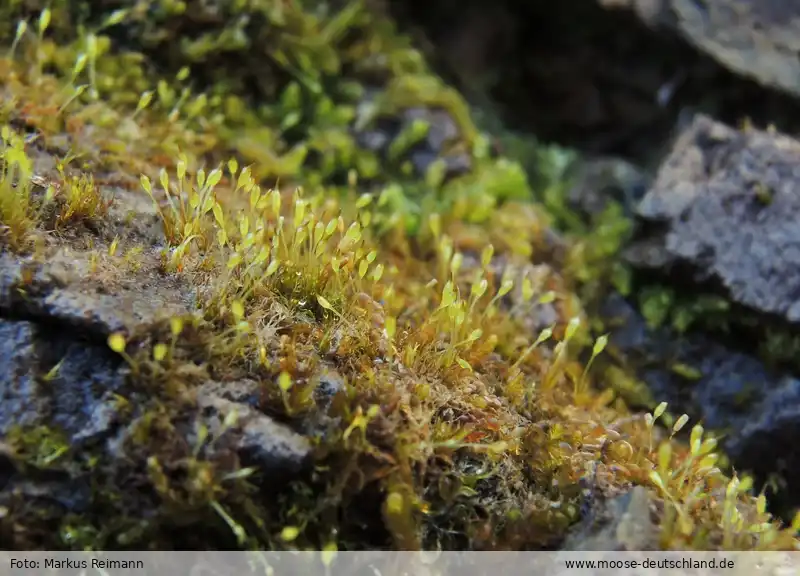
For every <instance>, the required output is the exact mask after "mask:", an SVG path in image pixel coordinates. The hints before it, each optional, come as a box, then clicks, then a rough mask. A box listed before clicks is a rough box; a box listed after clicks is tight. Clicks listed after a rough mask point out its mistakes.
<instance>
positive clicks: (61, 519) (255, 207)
mask: <svg viewBox="0 0 800 576" xmlns="http://www.w3.org/2000/svg"><path fill="white" fill-rule="evenodd" d="M197 4H198V5H195V3H186V4H183V3H159V2H154V3H143V4H142V5H141V6H144V7H145V8H150V9H151V10H149V11H148V10H144V9H142V10H140V9H139V8H138V6H139V5H137V8H130V9H129V8H124V7H121V8H120V9H119V10H117V11H111V12H107V13H103V14H97V13H93V12H92V11H91V10H88V11H83V12H82V11H81V10H77V9H75V10H72V8H74V6H73V5H72V3H69V4H66V3H65V4H63V5H62V4H58V3H56V4H54V5H53V7H52V9H50V11H47V10H46V11H44V12H41V13H37V14H23V15H25V16H28V17H30V19H29V20H28V22H29V24H27V25H25V26H21V27H18V28H17V29H16V30H17V31H18V32H14V31H13V30H9V31H8V34H7V36H6V37H7V38H8V39H9V54H8V57H6V58H4V59H3V60H2V61H0V66H2V69H3V71H4V72H6V73H5V74H3V75H0V77H2V78H4V80H3V83H2V85H1V86H0V90H2V94H3V101H4V108H3V111H2V114H3V116H2V120H3V122H4V126H5V128H4V137H3V141H4V143H5V147H4V148H3V149H2V156H0V158H2V162H3V167H4V168H5V171H4V172H3V173H2V180H1V181H0V194H2V197H0V206H1V207H2V211H0V224H2V226H3V230H5V231H7V235H6V236H4V237H3V243H2V250H3V256H4V258H5V260H3V262H4V264H3V266H6V267H8V268H9V269H10V268H11V266H12V264H11V263H13V262H17V261H21V260H22V259H27V260H25V262H27V263H34V264H35V265H36V266H40V267H42V268H43V269H44V270H47V271H48V273H49V274H50V276H52V277H53V279H52V280H48V281H47V282H45V281H43V280H40V279H39V276H37V275H36V274H35V273H33V272H31V271H30V269H29V268H24V267H21V268H23V269H22V270H21V271H20V272H19V278H17V277H14V279H13V282H12V281H9V283H8V286H7V287H6V286H5V284H3V287H4V289H3V290H0V299H5V300H3V302H0V304H2V306H0V309H2V310H7V309H8V308H9V307H10V306H9V304H14V303H17V302H19V301H20V300H19V298H22V296H27V297H28V299H27V300H28V301H32V302H34V304H36V307H33V306H34V305H33V304H30V305H29V307H28V309H27V316H25V318H24V321H25V322H29V323H31V324H32V325H33V326H39V325H40V324H41V325H42V326H50V327H55V328H52V329H53V330H60V331H65V330H66V331H69V330H72V329H74V325H73V324H68V323H66V324H65V322H66V321H67V320H70V321H71V322H73V323H74V322H75V321H76V320H75V318H74V317H75V316H81V317H82V318H83V320H82V321H81V322H82V323H80V327H81V330H82V335H83V336H84V337H85V338H86V339H87V342H90V343H91V346H89V345H87V346H86V348H87V349H91V350H92V351H93V352H92V353H93V354H101V352H102V354H105V355H108V356H110V358H111V359H113V361H112V360H108V368H107V374H106V377H105V378H103V379H98V380H97V382H95V384H96V385H95V386H94V388H99V389H100V390H99V391H100V392H107V394H100V395H99V396H100V397H99V399H98V397H97V396H96V395H94V394H89V393H88V392H86V394H85V395H84V396H81V397H80V398H77V397H76V398H71V397H70V398H67V400H71V401H72V402H71V403H70V402H68V403H67V404H68V407H69V408H70V409H73V410H74V411H75V414H73V418H72V419H71V420H69V421H68V423H71V424H74V423H75V422H80V423H87V424H91V426H86V427H76V429H75V430H70V429H65V430H63V431H61V430H59V431H58V432H56V430H57V428H56V427H50V426H44V427H33V428H31V429H22V428H13V430H12V431H10V432H8V433H6V434H5V435H4V439H3V442H4V444H9V445H10V446H13V450H9V451H6V450H4V451H3V454H2V457H3V458H6V459H10V460H11V461H12V462H13V463H15V464H16V465H18V467H17V469H16V471H15V473H14V474H15V475H14V476H13V478H12V480H13V482H15V483H16V484H15V486H17V487H18V489H17V490H10V491H8V494H4V495H3V497H2V498H3V501H2V506H3V508H4V510H7V513H6V514H4V515H3V517H2V518H0V533H1V534H2V535H3V539H4V541H7V543H8V547H9V548H15V549H16V548H41V549H76V548H80V549H86V548H89V549H102V548H120V547H121V548H131V549H134V548H135V549H144V548H162V549H163V548H171V549H175V548H176V547H179V546H181V547H187V548H206V549H208V548H221V549H226V548H245V549H247V548H251V549H254V548H262V549H325V550H328V551H333V550H337V549H340V550H361V549H475V550H502V549H537V548H539V549H545V548H546V549H551V548H553V547H556V546H558V545H559V544H560V543H561V542H563V541H564V538H565V537H566V536H567V534H568V533H569V531H570V529H571V527H572V526H574V525H575V524H576V523H577V522H578V521H579V520H580V519H581V516H582V510H583V508H584V505H585V503H586V498H587V496H586V493H585V486H586V483H587V482H591V485H592V486H591V488H592V494H593V497H594V498H611V497H612V496H613V495H614V494H617V493H619V492H620V491H626V490H628V489H630V488H631V487H632V486H634V485H640V486H643V487H645V488H646V489H647V494H648V495H649V497H651V498H652V499H653V500H654V501H655V502H657V504H658V506H657V509H658V511H659V515H660V519H661V528H660V532H659V542H658V545H660V546H662V547H664V548H700V549H717V548H724V549H787V548H792V547H794V546H796V544H797V542H796V538H795V535H796V528H797V526H793V527H785V526H782V525H781V524H780V523H779V522H778V521H776V520H774V519H773V518H772V517H771V516H770V515H769V514H768V513H767V512H766V505H765V499H764V497H763V496H757V495H755V494H753V493H752V486H751V485H750V484H752V482H751V481H749V480H748V479H746V478H741V479H740V478H736V477H733V478H731V477H729V476H726V475H725V474H723V473H722V472H721V470H720V468H719V462H718V461H719V456H718V454H717V452H716V440H715V439H714V438H713V437H709V436H708V435H707V434H706V433H705V431H704V430H703V428H702V426H700V425H699V424H698V425H694V426H693V427H691V431H690V437H689V438H688V440H681V439H680V437H679V434H680V433H681V431H682V430H683V429H684V428H686V429H687V430H688V427H689V423H688V417H685V416H681V415H678V416H676V417H675V418H674V419H673V420H672V421H670V422H666V426H659V425H657V424H659V423H664V421H665V418H666V416H667V414H666V406H664V405H663V404H657V405H656V406H655V407H654V408H653V409H652V410H651V411H648V412H647V413H645V414H639V413H633V412H631V411H630V410H629V409H628V408H627V407H626V405H625V404H624V403H623V402H620V401H619V399H618V397H617V394H616V393H615V392H613V390H612V391H611V392H609V391H603V387H602V386H599V384H602V382H599V381H598V373H597V371H596V370H594V368H593V366H594V361H595V359H596V358H598V357H602V356H603V355H604V354H605V353H606V350H605V348H606V344H607V339H606V337H604V336H600V337H598V338H592V337H591V335H590V333H589V330H588V329H589V322H588V320H587V317H586V314H585V312H584V310H583V308H582V306H581V302H580V300H579V299H578V298H577V297H576V296H575V294H574V293H573V292H572V291H571V290H570V284H569V282H567V281H565V280H564V276H565V274H562V272H565V271H562V270H558V269H557V268H556V267H555V266H556V265H555V264H553V267H551V266H550V265H548V264H546V263H543V262H538V263H537V264H536V265H534V264H533V262H534V261H536V260H537V259H538V258H537V257H538V256H540V255H541V256H544V254H545V249H546V244H547V241H546V236H547V232H548V230H549V226H550V218H549V217H548V215H547V214H546V213H545V212H544V211H543V210H542V208H541V206H539V205H537V204H534V203H532V202H531V201H530V199H531V191H530V189H529V185H528V181H527V178H526V176H525V175H524V173H523V171H522V169H521V168H520V167H519V166H518V165H516V164H515V163H513V162H511V161H510V160H508V159H506V158H503V157H492V154H490V151H489V149H488V146H487V143H486V142H487V140H486V138H485V137H483V136H482V135H481V134H479V133H478V131H477V130H476V129H475V127H474V125H473V124H472V122H471V120H470V113H469V109H468V108H467V107H466V105H465V104H463V102H462V101H461V100H460V98H459V97H458V94H457V93H456V92H454V91H453V90H452V89H451V88H449V87H447V86H446V85H445V84H444V83H442V82H441V80H439V79H437V78H435V77H434V76H433V75H432V74H431V73H430V72H428V71H427V69H426V67H425V65H424V62H423V61H422V59H421V58H420V56H419V53H418V52H417V51H415V50H414V49H413V48H412V47H411V46H410V45H409V44H408V43H407V41H405V40H404V39H403V38H402V37H400V36H398V35H397V34H396V33H395V32H394V30H393V28H392V26H391V22H389V21H388V20H387V19H386V18H385V17H384V16H382V15H381V13H380V12H379V11H375V9H374V7H368V6H367V5H366V4H362V3H359V2H352V3H342V4H336V5H334V4H328V3H321V2H320V3H313V7H310V8H309V7H306V8H304V9H302V8H300V7H299V6H298V5H297V4H291V3H289V4H286V3H273V2H263V3H250V4H247V5H246V7H242V6H243V4H241V3H236V2H218V3H212V4H211V5H213V6H215V7H216V8H218V11H217V12H214V13H213V16H214V17H213V18H208V17H209V14H208V13H207V12H206V13H204V10H210V8H205V9H201V10H200V12H199V16H198V13H196V12H195V13H193V12H192V8H193V7H194V8H198V9H200V8H202V6H200V4H202V5H203V6H206V4H205V3H197ZM211 5H208V6H211ZM87 6H88V5H87ZM67 8H70V10H71V11H70V12H69V13H68V14H62V13H61V12H60V11H62V10H66V9H67ZM57 13H58V14H59V15H60V17H61V18H62V19H60V20H58V24H56V18H55V15H56V14H57ZM20 14H21V13H19V12H15V13H14V14H13V15H9V16H12V17H13V20H9V21H13V22H15V21H17V20H16V19H17V17H18V16H19V15H20ZM204 17H206V18H207V20H203V25H202V26H201V25H200V24H199V22H200V20H202V18H204ZM79 22H80V24H81V25H78V24H79ZM56 26H58V27H56ZM176 31H180V34H181V40H180V41H179V42H176V41H175V34H177V32H176ZM131 47H132V48H131ZM370 89H374V90H376V93H375V94H373V96H372V97H371V98H370V97H369V96H368V93H369V90H370ZM359 106H361V112H362V113H363V112H364V107H366V108H367V110H366V113H364V114H362V115H361V116H359ZM432 109H436V110H438V109H444V110H446V111H447V113H448V114H447V115H448V118H449V119H450V121H452V126H454V127H455V132H454V133H455V134H456V135H455V136H453V137H449V136H448V137H447V138H442V139H440V140H442V141H440V142H439V144H440V146H433V144H432V143H431V135H432V134H433V133H434V131H435V130H434V129H435V127H436V122H435V121H431V118H433V119H434V120H435V119H437V118H438V119H439V120H441V118H440V117H438V116H435V115H434V114H432V113H431V110H432ZM409 111H411V112H409ZM409 114H410V115H411V117H409ZM415 114H416V115H417V116H415ZM420 115H421V116H425V118H423V119H422V121H420V118H419V116H420ZM359 119H360V122H361V123H359ZM442 122H444V120H442ZM387 123H388V124H389V125H391V126H390V127H388V128H387V127H385V126H386V125H387ZM444 125H445V124H442V126H444ZM381 126H384V127H383V128H381ZM452 126H451V124H447V129H446V130H445V129H443V132H444V133H446V134H450V133H451V132H452V131H451V130H450V128H451V127H452ZM398 127H399V131H398ZM378 128H380V129H378ZM372 129H376V131H374V132H373V133H372V137H374V138H380V137H382V135H386V134H390V135H391V137H390V138H388V141H387V143H386V146H387V148H386V149H385V152H386V153H385V154H384V153H383V151H384V149H383V148H380V147H376V148H375V149H374V150H372V151H370V149H369V146H362V145H361V144H358V142H357V139H358V134H362V135H363V134H364V133H365V131H368V130H372ZM398 142H399V143H398ZM357 144H358V145H357ZM421 144H424V145H425V146H427V148H424V149H422V148H420V145H421ZM365 150H366V151H365ZM422 152H425V153H426V154H422V156H414V154H415V153H416V154H420V153H422ZM434 152H435V154H434ZM420 157H424V158H429V159H430V158H432V157H435V159H434V160H432V161H431V162H430V163H427V164H425V163H424V162H423V163H422V165H424V167H425V170H419V166H420V160H419V158H420ZM415 158H416V161H417V164H416V165H415V160H414V159H415ZM453 158H460V160H459V162H461V161H462V160H464V162H463V163H462V164H458V163H456V164H457V165H458V166H461V167H462V168H464V170H462V171H461V172H459V170H454V169H453V166H454V164H452V163H451V164H448V162H454V161H453ZM467 160H468V161H467ZM437 162H438V163H437ZM442 162H443V163H444V167H442V166H443V165H442ZM448 166H449V168H448ZM13 167H16V168H13ZM112 192H113V194H112ZM110 196H113V199H114V200H113V202H111V203H109V202H108V201H107V199H108V198H109V197H110ZM59 198H60V200H57V199H59ZM48 203H49V204H52V207H51V208H50V210H52V211H50V212H48V211H47V210H45V209H44V208H43V207H46V206H48V205H49V204H48ZM52 214H56V216H55V217H53V216H52ZM611 220H613V219H611ZM87 223H91V224H90V225H87ZM611 228H612V229H613V230H612V231H614V233H612V234H610V236H611V237H616V227H615V226H611ZM611 244H612V243H611V242H609V244H602V245H600V246H599V247H597V249H598V250H599V255H598V256H597V257H595V256H592V257H587V256H586V254H589V252H588V251H589V250H591V249H592V248H593V246H592V245H585V246H584V248H583V250H584V251H583V254H584V258H583V259H580V258H577V256H576V257H575V259H573V263H574V266H579V265H580V266H584V267H587V266H589V264H588V263H593V262H597V261H599V260H601V258H600V256H605V255H607V253H609V252H610V251H612V248H611V247H610V246H611ZM576 254H577V255H578V256H580V254H581V252H577V253H576ZM64 260H66V261H67V262H68V263H69V264H70V265H71V267H72V268H74V269H76V270H78V271H79V272H80V273H78V274H73V275H72V276H69V275H63V277H62V275H59V274H57V273H56V271H55V266H56V264H57V263H59V262H62V263H63V261H64ZM543 260H546V258H543ZM580 266H579V267H580ZM51 268H52V270H51ZM9 274H10V273H9ZM9 274H7V273H6V271H5V268H4V269H3V270H0V280H2V281H3V282H5V278H6V276H9ZM74 285H78V286H80V287H81V288H82V289H83V290H84V292H85V294H89V295H90V296H86V298H87V299H88V300H86V302H88V303H89V304H90V306H89V309H88V310H82V314H80V315H78V314H75V313H74V308H75V306H74V305H73V307H72V308H69V307H68V306H67V303H65V301H64V298H63V296H62V299H61V300H59V299H56V298H54V297H53V294H54V293H55V294H56V295H58V294H59V293H58V292H57V290H56V287H57V286H58V287H59V289H61V290H66V291H68V290H69V289H70V287H71V286H73V287H74ZM6 288H8V289H6ZM122 288H125V289H126V290H128V291H129V292H131V293H132V294H133V296H134V298H133V304H132V305H131V317H132V318H133V319H134V320H135V321H122V320H119V319H118V318H117V317H116V316H115V315H114V314H113V312H115V311H117V309H118V308H120V307H121V306H120V304H121V300H117V299H116V298H120V293H122V292H124V290H122ZM103 297H104V298H103ZM22 301H25V300H24V299H23V300H22ZM151 301H156V302H159V301H163V302H170V303H172V304H173V306H172V307H171V308H169V309H168V308H167V307H166V306H163V307H161V308H163V309H164V313H163V314H161V315H160V316H159V315H150V314H148V313H146V311H147V307H146V306H145V303H147V302H151ZM82 302H83V301H82ZM99 302H106V303H108V302H110V304H108V306H107V307H108V309H109V310H103V311H102V312H103V314H101V313H100V312H99V311H97V310H95V308H94V307H93V306H94V305H96V304H98V303H99ZM65 308H67V309H66V310H65ZM3 320H4V321H5V320H6V319H5V318H4V319H3ZM8 321H12V319H8ZM13 321H14V322H16V321H18V320H17V319H16V318H15V319H13ZM59 322H60V324H59ZM532 326H536V328H535V329H532ZM32 332H35V331H34V330H32ZM24 350H25V349H24V348H23V347H19V348H18V349H17V350H13V351H11V353H12V357H13V359H14V361H15V362H20V363H24V362H25V361H26V358H28V356H26V354H25V353H24ZM581 352H584V353H586V354H588V358H587V361H586V362H581V361H580V358H581V354H580V353H581ZM98 357H99V356H98ZM92 358H93V357H92ZM103 358H106V356H103ZM57 365H58V362H54V363H53V366H49V367H48V371H46V372H45V373H44V375H43V378H44V383H45V384H46V382H47V381H53V379H54V378H62V379H67V378H72V380H74V381H80V382H82V381H85V377H86V375H87V374H86V370H89V374H90V375H91V374H93V373H92V371H91V370H90V369H82V370H83V371H80V370H78V371H71V370H69V369H67V368H68V367H69V366H70V364H69V363H66V364H62V366H61V367H60V368H58V369H56V366H57ZM65 381H66V380H65ZM62 383H63V382H62ZM45 390H46V388H45ZM81 402H83V403H85V409H86V412H87V413H82V412H81V410H80V408H81V407H82V406H83V404H81ZM89 407H91V410H89ZM36 415H38V416H40V417H41V416H46V415H45V414H38V413H37V414H36ZM25 465H27V466H28V467H30V466H31V465H35V467H36V468H48V467H56V466H57V467H58V468H59V470H57V472H59V474H57V475H49V476H48V475H42V474H35V473H31V472H30V471H29V470H26V468H25ZM48 472H52V470H48ZM26 482H28V484H26ZM30 482H33V483H34V485H35V486H37V487H40V486H41V484H37V483H42V482H44V483H45V484H47V483H48V482H49V483H50V484H49V485H50V486H56V487H59V488H61V489H62V490H61V491H59V490H55V491H53V494H54V497H53V498H51V499H46V498H45V499H31V498H27V497H26V496H27V495H26V492H25V486H30ZM64 487H68V488H69V490H70V494H73V495H75V497H74V498H66V497H63V489H64ZM54 528H55V529H54ZM698 535H699V536H698Z"/></svg>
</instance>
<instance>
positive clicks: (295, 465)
mask: <svg viewBox="0 0 800 576" xmlns="http://www.w3.org/2000/svg"><path fill="white" fill-rule="evenodd" d="M241 384H242V385H243V386H247V385H249V387H250V388H251V392H250V393H249V394H245V395H244V397H242V394H241V393H242V391H243V390H242V386H237V385H236V383H234V384H233V385H232V389H233V390H234V392H233V393H232V394H231V395H230V398H236V397H241V398H242V399H245V402H246V398H249V397H252V396H253V395H256V394H257V393H258V384H257V383H256V382H247V383H241ZM225 387H227V386H222V387H221V386H219V384H218V383H211V384H210V385H208V386H204V387H202V388H201V389H200V390H199V392H198V398H197V402H198V407H199V408H200V410H201V414H202V421H203V422H204V424H205V425H206V426H207V428H208V430H209V433H210V435H211V437H212V438H213V437H219V436H221V435H222V434H231V435H232V436H233V437H234V438H235V439H234V440H232V447H233V448H234V450H236V452H237V453H238V454H239V456H240V457H241V458H242V461H243V463H245V464H246V465H252V466H255V467H257V468H258V469H259V470H260V471H262V472H263V473H265V474H267V475H268V476H269V478H268V481H269V482H270V483H272V484H274V483H275V482H276V480H285V479H286V478H288V477H291V476H292V475H293V474H297V473H298V472H300V471H301V470H302V469H303V468H304V467H305V466H306V464H308V463H309V462H310V457H311V444H310V443H309V441H308V440H307V439H306V438H305V437H303V436H301V435H300V434H297V433H296V432H294V431H293V430H292V429H291V428H289V427H288V426H285V425H283V424H280V423H278V422H276V421H274V420H273V419H272V418H270V417H268V416H266V415H264V414H262V413H261V412H259V411H257V410H255V409H254V408H251V407H250V406H248V405H247V404H246V403H242V402H239V401H232V400H230V399H228V397H227V396H228V394H227V393H226V392H225ZM232 413H235V415H233V414H232ZM226 418H228V419H230V418H235V422H236V423H235V424H234V425H233V426H232V427H231V429H227V428H226V426H225V421H226Z"/></svg>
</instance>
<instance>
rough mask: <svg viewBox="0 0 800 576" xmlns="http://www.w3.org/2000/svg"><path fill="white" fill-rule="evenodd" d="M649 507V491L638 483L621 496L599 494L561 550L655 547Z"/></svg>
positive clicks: (645, 548)
mask: <svg viewBox="0 0 800 576" xmlns="http://www.w3.org/2000/svg"><path fill="white" fill-rule="evenodd" d="M650 507H651V497H650V494H649V493H648V491H647V490H646V489H645V488H643V487H641V486H636V487H635V488H633V489H632V490H630V491H629V492H627V493H625V494H623V495H621V496H616V497H612V498H598V499H597V500H596V501H594V502H593V504H592V506H591V507H590V509H589V512H588V515H587V516H586V517H585V518H584V519H583V520H582V521H581V523H580V524H578V525H577V526H576V527H575V528H574V529H573V530H572V532H571V533H570V534H569V535H568V536H567V538H566V540H565V541H564V543H563V544H562V545H561V550H569V551H582V552H589V551H608V552H611V551H616V552H622V551H631V552H634V551H640V550H641V551H643V550H658V549H659V546H658V531H657V528H656V526H655V524H654V523H653V521H652V519H651V510H650Z"/></svg>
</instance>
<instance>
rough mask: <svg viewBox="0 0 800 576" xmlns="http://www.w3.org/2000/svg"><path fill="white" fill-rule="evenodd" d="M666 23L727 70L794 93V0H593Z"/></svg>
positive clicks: (799, 19) (797, 5)
mask: <svg viewBox="0 0 800 576" xmlns="http://www.w3.org/2000/svg"><path fill="white" fill-rule="evenodd" d="M599 2H600V4H601V5H602V6H605V7H607V8H629V9H633V10H635V12H636V13H637V14H638V15H639V16H640V17H641V18H642V19H643V20H644V21H645V22H647V23H648V24H650V25H656V26H668V27H670V28H672V29H674V30H677V31H678V32H680V33H681V34H682V35H683V36H684V37H685V38H686V39H687V40H688V41H689V42H691V43H692V44H694V45H695V46H697V47H698V48H699V49H700V50H702V51H704V52H706V53H708V54H710V55H711V56H712V57H714V58H715V59H716V60H717V61H718V62H719V63H721V64H722V65H723V66H725V67H727V68H729V69H730V70H732V71H734V72H736V73H739V74H742V75H745V76H749V77H751V78H754V79H756V80H758V81H759V82H760V83H762V84H764V85H766V86H771V87H775V88H779V89H782V90H786V91H788V92H790V93H792V94H795V95H800V60H799V59H798V58H797V54H798V52H800V2H798V1H797V0H704V1H703V2H698V1H697V0H599Z"/></svg>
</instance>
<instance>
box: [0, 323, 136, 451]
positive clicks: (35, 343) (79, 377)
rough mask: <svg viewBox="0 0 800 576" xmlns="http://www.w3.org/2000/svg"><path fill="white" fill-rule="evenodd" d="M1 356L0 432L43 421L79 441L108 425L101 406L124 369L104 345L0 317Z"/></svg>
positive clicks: (120, 381)
mask: <svg viewBox="0 0 800 576" xmlns="http://www.w3.org/2000/svg"><path fill="white" fill-rule="evenodd" d="M0 361H1V362H2V365H3V366H4V367H8V369H4V370H3V374H2V376H0V434H6V433H8V432H9V430H11V429H12V428H13V427H15V426H26V427H28V426H38V425H48V426H57V427H59V428H60V429H62V430H63V431H64V432H66V433H67V435H68V436H67V437H68V438H70V439H71V441H79V440H83V439H86V438H89V437H92V436H95V435H97V434H100V433H102V432H104V431H106V430H108V429H109V428H110V425H111V416H110V415H109V414H108V413H107V410H105V409H104V408H103V407H104V405H105V404H106V403H107V402H108V401H109V397H108V396H107V394H109V393H113V392H115V391H117V390H119V389H120V388H121V387H122V386H123V384H124V379H125V374H126V373H127V370H126V369H124V368H122V366H121V361H120V359H119V358H118V357H117V356H116V355H114V354H113V353H112V352H111V351H110V350H108V347H107V346H97V345H93V344H91V343H90V342H86V341H81V340H79V339H74V338H73V336H72V335H71V334H70V333H69V332H66V333H64V332H62V333H58V332H56V331H51V330H47V329H43V328H41V327H38V326H37V325H35V324H32V323H30V322H9V321H6V320H0ZM55 366H58V367H57V368H54V367H55ZM51 371H52V373H51ZM48 373H51V375H50V376H48Z"/></svg>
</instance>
